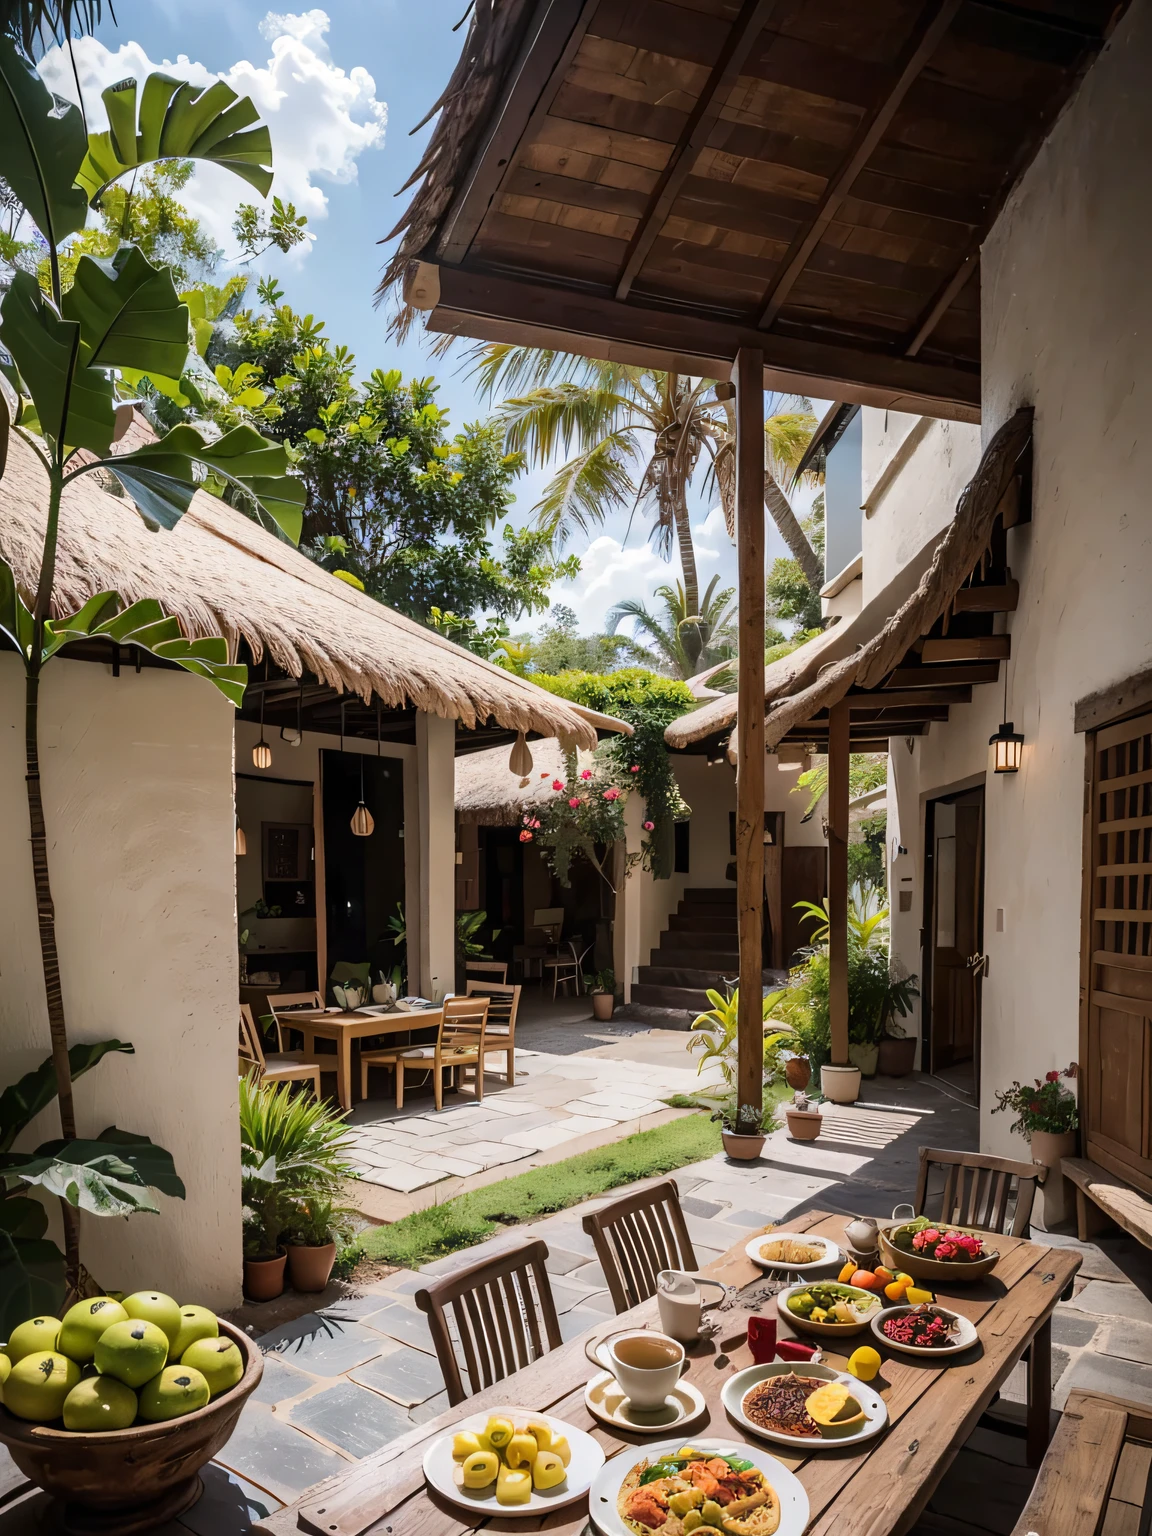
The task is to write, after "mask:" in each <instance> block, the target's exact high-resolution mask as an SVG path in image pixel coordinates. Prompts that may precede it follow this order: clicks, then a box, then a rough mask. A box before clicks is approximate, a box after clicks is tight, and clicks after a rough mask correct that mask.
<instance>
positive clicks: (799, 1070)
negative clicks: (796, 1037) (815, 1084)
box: [784, 1056, 812, 1088]
mask: <svg viewBox="0 0 1152 1536" xmlns="http://www.w3.org/2000/svg"><path fill="white" fill-rule="evenodd" d="M784 1081H785V1082H786V1083H787V1084H788V1086H789V1088H807V1086H808V1084H809V1083H810V1082H811V1081H812V1063H811V1062H810V1061H809V1060H808V1058H807V1056H789V1058H788V1060H787V1061H786V1062H785V1063H784Z"/></svg>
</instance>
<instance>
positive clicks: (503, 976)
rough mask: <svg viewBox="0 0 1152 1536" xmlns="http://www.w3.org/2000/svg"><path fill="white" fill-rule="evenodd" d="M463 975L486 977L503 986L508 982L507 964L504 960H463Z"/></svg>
mask: <svg viewBox="0 0 1152 1536" xmlns="http://www.w3.org/2000/svg"><path fill="white" fill-rule="evenodd" d="M464 975H465V976H466V977H467V976H487V977H488V979H489V980H490V981H493V982H498V983H500V984H501V985H503V984H504V983H505V982H506V981H507V980H508V964H507V961H504V960H465V962H464Z"/></svg>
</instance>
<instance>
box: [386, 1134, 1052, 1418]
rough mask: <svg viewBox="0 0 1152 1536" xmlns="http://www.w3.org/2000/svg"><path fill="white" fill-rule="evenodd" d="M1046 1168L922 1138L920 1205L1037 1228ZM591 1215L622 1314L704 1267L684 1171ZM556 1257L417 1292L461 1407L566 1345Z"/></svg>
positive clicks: (474, 1272)
mask: <svg viewBox="0 0 1152 1536" xmlns="http://www.w3.org/2000/svg"><path fill="white" fill-rule="evenodd" d="M1040 1171H1041V1170H1040V1168H1039V1167H1038V1165H1037V1164H1035V1163H1024V1162H1016V1161H1014V1160H1012V1159H1009V1158H1003V1157H993V1156H989V1155H985V1154H983V1153H976V1152H954V1151H949V1150H947V1149H944V1148H939V1147H921V1148H920V1169H919V1177H918V1179H917V1188H916V1206H915V1209H916V1212H917V1214H918V1215H923V1216H928V1217H930V1218H931V1219H932V1220H933V1221H936V1222H941V1223H955V1224H957V1225H963V1226H966V1227H974V1228H978V1229H979V1230H982V1231H987V1232H997V1233H1002V1234H1004V1235H1005V1236H1009V1237H1021V1238H1027V1236H1028V1234H1029V1221H1030V1217H1031V1213H1032V1203H1033V1199H1034V1196H1035V1192H1036V1183H1037V1176H1038V1174H1039V1173H1040ZM581 1224H582V1226H583V1228H584V1231H585V1232H586V1233H587V1234H588V1236H589V1237H590V1238H591V1239H592V1244H593V1247H594V1249H595V1252H596V1258H597V1261H598V1262H599V1264H600V1268H601V1269H602V1271H603V1273H604V1280H605V1283H606V1284H607V1286H608V1292H609V1295H610V1296H611V1298H612V1305H613V1307H614V1308H615V1310H616V1312H617V1314H619V1313H621V1312H627V1311H629V1310H630V1309H631V1308H632V1307H635V1306H638V1305H639V1304H640V1303H641V1302H643V1301H648V1300H650V1299H651V1298H652V1297H653V1296H655V1294H656V1290H657V1280H658V1276H659V1274H660V1272H661V1270H666V1269H676V1270H681V1271H687V1272H689V1273H692V1272H695V1271H696V1270H697V1269H698V1268H699V1266H698V1264H697V1259H696V1252H695V1249H694V1248H693V1246H692V1239H691V1237H690V1235H689V1232H688V1226H687V1223H686V1221H685V1219H684V1212H683V1209H682V1208H681V1205H680V1194H679V1190H678V1188H677V1185H676V1180H675V1179H661V1180H659V1181H658V1182H657V1183H654V1184H649V1185H647V1186H646V1187H645V1188H643V1189H640V1190H637V1191H634V1192H633V1193H631V1194H628V1195H624V1196H622V1197H621V1198H620V1199H618V1200H613V1201H611V1202H610V1203H608V1204H607V1205H604V1206H601V1207H600V1209H599V1210H596V1211H593V1212H591V1213H590V1214H589V1215H587V1216H585V1217H584V1219H583V1222H582V1223H581ZM547 1261H548V1245H547V1244H546V1243H545V1242H544V1241H543V1240H542V1239H540V1238H536V1239H534V1240H533V1241H531V1242H526V1243H522V1244H520V1245H519V1246H517V1247H513V1248H507V1249H505V1250H503V1251H502V1252H499V1253H496V1254H494V1255H493V1256H492V1257H491V1258H486V1259H481V1260H479V1261H478V1262H477V1263H475V1264H470V1265H467V1266H466V1267H464V1268H462V1269H458V1270H456V1271H455V1272H454V1273H453V1274H450V1275H446V1276H445V1277H444V1278H443V1279H440V1280H437V1281H435V1282H434V1283H433V1284H432V1285H429V1286H426V1287H424V1288H423V1289H421V1290H419V1291H417V1292H416V1293H415V1296H414V1300H415V1302H416V1305H417V1306H418V1307H419V1308H420V1310H421V1311H422V1312H424V1313H426V1314H427V1317H428V1327H429V1332H430V1333H431V1336H432V1343H433V1346H434V1348H435V1350H436V1358H437V1360H438V1361H439V1363H440V1369H441V1371H442V1372H443V1374H444V1384H445V1386H446V1388H447V1391H448V1401H449V1403H450V1404H451V1405H452V1406H453V1407H454V1406H455V1405H456V1404H458V1403H462V1402H463V1401H464V1400H465V1399H466V1398H468V1397H470V1396H471V1395H472V1394H473V1393H475V1392H482V1391H483V1390H484V1389H485V1388H486V1387H490V1386H493V1385H494V1384H495V1383H496V1382H497V1381H502V1380H503V1379H504V1378H505V1377H506V1376H510V1375H512V1374H513V1373H514V1372H515V1371H518V1370H521V1369H523V1367H524V1366H526V1365H530V1364H531V1363H532V1361H533V1360H537V1359H539V1358H540V1357H541V1356H542V1355H544V1354H547V1353H548V1352H549V1351H551V1350H553V1349H557V1348H559V1346H560V1344H561V1342H562V1340H561V1334H560V1324H559V1320H558V1317H557V1312H556V1302H555V1298H554V1296H553V1294H552V1286H551V1282H550V1280H549V1278H548V1269H547ZM465 1378H467V1384H465Z"/></svg>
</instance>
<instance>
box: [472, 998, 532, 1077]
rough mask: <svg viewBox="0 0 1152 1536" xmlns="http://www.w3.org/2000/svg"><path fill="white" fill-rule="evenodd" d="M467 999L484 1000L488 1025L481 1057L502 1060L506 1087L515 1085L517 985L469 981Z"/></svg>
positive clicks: (518, 1003)
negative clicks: (499, 1057) (499, 1058)
mask: <svg viewBox="0 0 1152 1536" xmlns="http://www.w3.org/2000/svg"><path fill="white" fill-rule="evenodd" d="M465 995H466V996H467V997H486V998H487V999H488V1023H487V1025H486V1026H485V1030H484V1058H485V1062H487V1059H488V1057H489V1056H501V1055H502V1056H503V1057H504V1075H505V1077H506V1078H507V1081H508V1086H509V1087H510V1088H511V1087H514V1086H515V1084H516V1015H517V1013H518V1012H519V1011H520V984H519V982H516V983H515V984H513V985H510V986H499V985H497V984H495V983H493V982H487V981H470V982H469V983H468V985H467V987H466V988H465Z"/></svg>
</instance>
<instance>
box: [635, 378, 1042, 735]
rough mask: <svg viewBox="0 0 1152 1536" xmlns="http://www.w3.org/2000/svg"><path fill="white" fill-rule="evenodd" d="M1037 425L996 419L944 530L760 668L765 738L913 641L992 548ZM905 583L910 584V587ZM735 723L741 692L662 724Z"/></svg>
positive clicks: (688, 730)
mask: <svg viewBox="0 0 1152 1536" xmlns="http://www.w3.org/2000/svg"><path fill="white" fill-rule="evenodd" d="M1031 433H1032V411H1031V408H1028V407H1025V408H1022V409H1020V410H1018V411H1017V412H1016V414H1015V415H1014V416H1013V417H1012V418H1011V419H1010V420H1009V421H1007V422H1005V424H1004V425H1003V426H1002V427H1001V428H1000V430H999V431H998V432H997V433H996V435H995V436H994V437H993V439H992V441H991V443H990V444H989V445H988V448H987V449H986V450H985V453H984V455H983V457H982V458H981V460H980V464H979V467H978V468H977V470H976V473H975V475H973V477H972V479H971V480H970V481H969V482H968V485H967V486H966V487H965V489H964V492H963V494H962V495H961V497H960V500H959V502H958V503H957V507H956V516H955V517H954V518H953V520H952V522H951V523H949V525H948V528H947V529H946V531H945V532H944V534H943V536H942V537H940V538H939V539H938V540H934V541H933V542H932V543H930V544H929V545H927V546H926V547H925V549H923V550H921V551H920V554H919V555H918V556H917V557H916V558H915V559H914V560H912V561H909V563H908V564H907V565H906V566H905V567H904V569H903V570H902V571H901V573H900V575H899V577H898V578H897V579H896V581H895V582H894V583H893V584H892V585H891V586H890V587H889V588H887V589H886V591H885V592H883V593H881V594H880V596H879V597H878V598H875V599H873V601H872V602H871V603H869V604H868V605H867V607H866V608H864V609H862V610H861V612H860V613H858V614H857V615H856V616H855V617H854V618H852V619H849V620H847V621H846V622H844V623H841V624H836V625H833V626H832V628H830V629H826V630H825V631H824V632H823V633H822V634H820V635H817V636H816V637H815V639H813V640H810V641H808V643H807V644H806V645H802V646H800V647H799V649H798V650H795V651H793V652H791V654H790V655H788V656H784V657H782V658H781V659H780V660H779V661H776V662H773V663H772V664H771V665H770V666H769V667H768V668H767V669H766V670H765V675H764V702H765V709H766V716H765V719H766V738H765V739H766V744H767V746H768V748H769V749H771V748H772V747H774V746H776V745H777V743H778V742H780V741H781V740H782V739H783V738H784V736H786V735H787V733H788V732H789V731H790V730H792V729H793V728H795V727H798V726H803V725H805V724H806V723H807V722H808V721H810V720H812V718H813V717H814V716H815V715H816V714H818V713H819V712H820V711H821V710H825V709H828V708H830V707H831V706H832V705H833V704H836V703H838V702H839V701H840V700H841V699H842V698H843V697H844V696H845V694H847V693H848V691H849V689H850V688H853V687H858V688H875V687H877V685H878V684H879V683H880V682H881V681H882V680H883V679H884V677H885V676H886V675H887V674H888V673H889V672H891V671H892V669H893V668H894V667H896V666H897V665H898V664H899V662H900V661H901V659H902V658H903V656H904V655H905V653H906V652H907V651H908V649H909V647H910V646H911V645H912V644H913V642H914V641H916V640H917V639H919V637H920V636H921V635H924V634H926V633H927V632H928V630H930V629H931V627H932V626H933V624H935V623H936V621H937V620H938V619H940V618H941V617H943V615H944V614H945V613H946V612H947V611H948V609H949V608H950V607H951V605H952V603H953V602H954V600H955V598H956V593H957V592H958V591H959V589H960V587H961V586H962V585H963V583H964V582H965V581H966V580H967V579H968V577H969V575H970V574H971V572H972V569H973V566H974V565H975V564H976V562H977V561H978V560H979V559H980V557H981V555H982V554H983V552H984V550H985V549H986V548H987V545H988V540H989V537H990V535H991V532H992V524H993V522H994V521H995V518H996V514H997V512H998V510H999V508H1000V503H1001V499H1002V498H1003V496H1004V493H1005V491H1006V490H1007V489H1008V486H1009V484H1010V482H1011V480H1012V478H1013V476H1014V475H1015V474H1016V472H1017V461H1018V460H1019V458H1020V455H1021V453H1022V452H1023V451H1024V449H1025V448H1026V447H1027V444H1028V441H1029V438H1030V437H1031ZM909 588H912V589H911V590H909ZM735 724H736V696H735V694H727V695H725V696H724V697H723V698H719V699H713V700H711V701H710V702H709V703H707V704H704V705H703V706H702V707H701V708H700V709H696V710H693V711H692V713H691V714H688V715H682V716H681V718H680V719H679V720H674V721H673V722H672V724H671V725H670V726H669V727H668V729H667V730H666V731H665V733H664V739H665V741H666V742H667V743H668V745H669V746H670V747H679V748H684V747H687V746H690V745H692V744H693V743H694V742H698V741H703V740H705V739H706V738H708V737H710V736H714V735H716V734H717V733H722V732H724V731H727V730H731V729H732V727H733V726H734V725H735Z"/></svg>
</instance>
